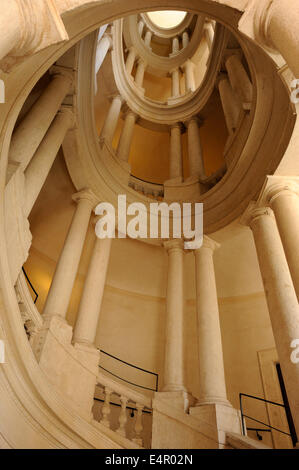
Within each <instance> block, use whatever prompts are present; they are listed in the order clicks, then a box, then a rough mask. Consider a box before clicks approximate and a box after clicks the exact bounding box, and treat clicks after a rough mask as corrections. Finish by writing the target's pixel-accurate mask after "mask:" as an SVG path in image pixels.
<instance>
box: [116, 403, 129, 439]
mask: <svg viewBox="0 0 299 470" xmlns="http://www.w3.org/2000/svg"><path fill="white" fill-rule="evenodd" d="M120 403H121V411H120V415H119V419H118V421H119V427H118V429H117V430H116V432H117V433H118V434H120V435H121V436H123V437H126V423H127V403H128V399H127V397H124V396H121V397H120Z"/></svg>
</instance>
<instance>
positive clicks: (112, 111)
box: [100, 95, 123, 145]
mask: <svg viewBox="0 0 299 470" xmlns="http://www.w3.org/2000/svg"><path fill="white" fill-rule="evenodd" d="M122 104H123V98H122V97H121V96H120V95H116V96H114V97H113V99H112V102H111V105H110V108H109V111H108V114H107V117H106V119H105V123H104V126H103V129H102V132H101V137H100V142H101V143H103V142H104V141H105V142H106V143H107V144H109V145H112V140H113V137H114V134H115V130H116V126H117V122H118V118H119V114H120V110H121V107H122Z"/></svg>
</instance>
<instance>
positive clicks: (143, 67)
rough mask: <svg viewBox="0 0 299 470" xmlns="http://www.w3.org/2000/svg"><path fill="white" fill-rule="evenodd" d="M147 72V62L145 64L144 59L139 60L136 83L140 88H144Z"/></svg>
mask: <svg viewBox="0 0 299 470" xmlns="http://www.w3.org/2000/svg"><path fill="white" fill-rule="evenodd" d="M145 70H146V62H144V60H143V59H139V60H138V65H137V70H136V75H135V83H136V85H137V86H139V87H140V88H142V86H143V79H144V73H145Z"/></svg>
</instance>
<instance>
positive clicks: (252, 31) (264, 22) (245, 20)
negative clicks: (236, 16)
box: [239, 0, 276, 50]
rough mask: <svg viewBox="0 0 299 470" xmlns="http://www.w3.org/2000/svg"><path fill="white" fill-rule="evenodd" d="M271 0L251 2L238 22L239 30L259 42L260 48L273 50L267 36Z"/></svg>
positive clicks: (254, 0)
mask: <svg viewBox="0 0 299 470" xmlns="http://www.w3.org/2000/svg"><path fill="white" fill-rule="evenodd" d="M273 3H276V2H273V0H251V2H249V3H248V6H247V7H246V8H245V12H244V13H243V15H242V17H241V20H240V22H239V30H240V31H241V32H242V33H244V34H246V35H247V36H249V37H251V38H252V39H254V40H255V41H257V42H259V43H260V44H261V45H262V46H264V47H268V48H269V49H272V50H275V46H274V45H273V43H272V41H271V38H270V37H269V34H268V26H269V22H270V19H271V17H272V7H273Z"/></svg>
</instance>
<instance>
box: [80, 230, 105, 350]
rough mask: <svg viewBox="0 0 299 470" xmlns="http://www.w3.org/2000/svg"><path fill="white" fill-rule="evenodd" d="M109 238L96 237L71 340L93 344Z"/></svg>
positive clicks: (102, 291) (103, 284)
mask: <svg viewBox="0 0 299 470" xmlns="http://www.w3.org/2000/svg"><path fill="white" fill-rule="evenodd" d="M111 242H112V239H111V238H104V239H100V238H98V237H96V240H95V243H94V248H93V252H92V256H91V260H90V263H89V267H88V272H87V276H86V279H85V284H84V289H83V294H82V298H81V302H80V306H79V310H78V316H77V321H76V326H75V330H74V337H73V341H74V342H75V343H84V344H87V345H93V344H94V341H95V337H96V332H97V325H98V320H99V316H100V310H101V305H102V300H103V294H104V287H105V282H106V274H107V269H108V263H109V257H110V248H111Z"/></svg>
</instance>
